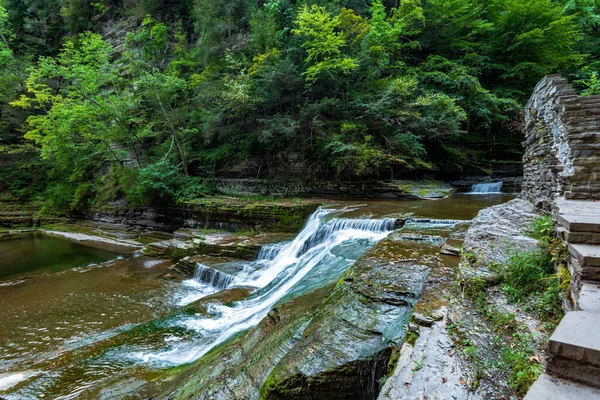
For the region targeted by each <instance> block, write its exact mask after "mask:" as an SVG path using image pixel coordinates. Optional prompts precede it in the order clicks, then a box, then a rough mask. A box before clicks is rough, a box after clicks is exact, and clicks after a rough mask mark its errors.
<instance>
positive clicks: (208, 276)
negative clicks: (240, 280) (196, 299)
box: [194, 263, 234, 290]
mask: <svg viewBox="0 0 600 400" xmlns="http://www.w3.org/2000/svg"><path fill="white" fill-rule="evenodd" d="M194 280H196V281H198V282H201V283H207V284H209V285H210V286H212V287H214V288H216V289H221V290H223V289H226V288H227V287H229V286H230V285H231V284H232V283H233V280H234V277H233V276H231V275H229V274H226V273H224V272H221V271H219V270H216V269H214V268H210V267H207V266H206V265H204V264H200V263H196V271H195V272H194Z"/></svg>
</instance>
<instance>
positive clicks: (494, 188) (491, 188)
mask: <svg viewBox="0 0 600 400" xmlns="http://www.w3.org/2000/svg"><path fill="white" fill-rule="evenodd" d="M503 183H504V182H503V181H500V182H488V183H477V184H475V185H473V186H472V187H471V193H474V194H475V193H477V194H487V193H502V184H503Z"/></svg>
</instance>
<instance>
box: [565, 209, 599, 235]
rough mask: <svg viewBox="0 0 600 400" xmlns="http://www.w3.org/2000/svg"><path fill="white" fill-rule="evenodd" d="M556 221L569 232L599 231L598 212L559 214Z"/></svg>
mask: <svg viewBox="0 0 600 400" xmlns="http://www.w3.org/2000/svg"><path fill="white" fill-rule="evenodd" d="M558 223H559V224H560V226H563V227H564V228H566V229H567V230H569V231H570V232H596V233H600V214H587V213H578V214H560V215H559V216H558Z"/></svg>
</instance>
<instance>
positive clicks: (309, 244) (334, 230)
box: [132, 209, 395, 366]
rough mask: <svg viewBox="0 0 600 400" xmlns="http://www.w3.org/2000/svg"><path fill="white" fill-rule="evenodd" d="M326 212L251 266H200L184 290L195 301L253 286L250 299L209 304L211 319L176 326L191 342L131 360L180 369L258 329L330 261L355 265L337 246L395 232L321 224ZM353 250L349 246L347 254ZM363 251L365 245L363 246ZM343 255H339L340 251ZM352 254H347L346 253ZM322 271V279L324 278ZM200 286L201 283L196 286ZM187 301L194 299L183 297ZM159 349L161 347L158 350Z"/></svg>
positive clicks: (384, 225)
mask: <svg viewBox="0 0 600 400" xmlns="http://www.w3.org/2000/svg"><path fill="white" fill-rule="evenodd" d="M329 212H330V211H329V210H322V209H318V210H317V211H316V212H315V213H314V214H313V215H311V217H310V218H309V219H308V221H307V222H306V224H305V225H304V228H303V229H302V231H301V232H300V233H299V234H298V236H297V237H296V238H295V239H294V240H293V241H292V242H289V243H284V244H281V245H274V246H268V247H266V248H265V249H264V251H262V252H261V253H260V255H259V259H258V260H257V261H255V262H249V263H247V264H246V265H244V267H243V269H242V270H241V272H239V273H237V274H235V275H229V274H225V273H222V272H218V271H215V270H213V269H212V268H209V267H206V266H204V265H201V264H199V265H198V266H197V269H196V279H194V280H191V281H188V282H187V284H188V285H192V286H194V285H196V286H197V288H198V293H197V294H196V298H200V297H202V296H205V295H206V294H210V293H214V292H216V291H218V290H221V289H223V288H230V287H234V286H240V287H248V286H251V287H255V288H257V290H256V291H255V292H254V293H253V295H251V296H250V297H249V298H247V299H245V300H241V301H237V302H234V303H233V304H232V305H223V304H220V303H213V304H210V305H209V307H208V309H209V313H210V316H209V317H206V316H203V315H192V316H185V317H181V318H179V319H177V320H175V321H173V323H174V324H176V325H177V326H179V327H183V328H186V329H187V330H191V331H193V332H194V333H195V335H194V336H195V338H194V339H190V338H176V340H172V339H171V340H170V341H169V343H166V347H167V349H166V350H156V351H145V352H136V353H135V354H132V357H133V358H134V359H137V360H141V361H143V362H145V363H149V364H152V365H156V366H170V365H180V364H185V363H189V362H192V361H195V360H197V359H199V358H200V357H202V356H203V355H204V354H206V353H207V352H208V351H210V350H211V349H212V348H214V347H215V346H217V345H219V344H220V343H223V342H224V341H226V340H227V339H229V338H230V337H232V336H233V335H235V334H236V333H239V332H241V331H244V330H246V329H249V328H251V327H253V326H255V325H257V324H258V323H259V322H260V321H261V320H262V319H263V318H264V317H265V316H266V315H267V313H268V312H269V311H270V310H271V308H272V307H273V306H274V305H275V303H277V302H278V301H279V300H281V299H282V298H283V297H284V296H286V295H288V294H290V293H291V292H292V291H293V289H294V287H295V286H296V285H298V283H299V282H301V280H302V279H303V278H305V279H307V278H306V277H307V274H309V272H311V271H313V274H315V275H316V278H313V279H319V277H318V270H319V269H320V268H321V269H322V268H323V265H326V268H331V266H330V264H335V262H332V258H336V257H337V259H338V262H337V263H338V264H340V261H339V260H340V259H341V263H342V264H343V265H342V266H343V267H347V266H348V265H350V264H351V263H352V262H353V261H354V260H353V259H347V258H344V256H343V255H342V256H341V257H340V255H339V254H336V255H334V254H332V251H335V250H334V249H336V248H337V247H339V246H340V245H344V244H353V243H354V242H357V241H367V242H369V243H371V244H372V243H375V242H377V241H379V240H381V239H383V238H384V237H385V236H387V235H388V233H389V232H391V231H392V230H393V229H394V223H395V219H392V218H386V219H332V220H330V221H327V222H324V221H323V219H324V217H325V216H326V215H327V214H329ZM352 247H356V246H350V249H351V248H352ZM363 247H364V246H363ZM341 253H343V251H342V252H341ZM350 253H351V251H350ZM326 274H327V270H325V271H324V275H323V278H326V277H327V275H326ZM199 281H200V282H199ZM187 300H188V301H189V300H193V299H192V298H189V297H188V298H187ZM163 349H164V348H163Z"/></svg>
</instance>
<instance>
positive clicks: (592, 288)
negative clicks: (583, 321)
mask: <svg viewBox="0 0 600 400" xmlns="http://www.w3.org/2000/svg"><path fill="white" fill-rule="evenodd" d="M577 308H578V309H579V310H581V311H586V312H590V313H596V314H600V283H598V282H583V283H582V284H581V289H580V291H579V299H578V300H577ZM598 318H600V315H598Z"/></svg>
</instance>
